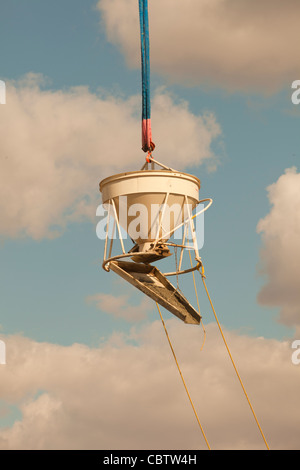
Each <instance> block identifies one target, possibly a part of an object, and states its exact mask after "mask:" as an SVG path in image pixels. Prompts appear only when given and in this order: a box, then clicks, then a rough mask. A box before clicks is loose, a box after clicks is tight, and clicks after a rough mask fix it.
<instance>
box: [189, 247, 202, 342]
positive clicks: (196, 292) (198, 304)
mask: <svg viewBox="0 0 300 470" xmlns="http://www.w3.org/2000/svg"><path fill="white" fill-rule="evenodd" d="M188 252H189V256H190V262H191V267H193V262H192V256H191V252H190V250H188ZM192 274H193V282H194V288H195V294H196V299H197V306H198V312H199V315H200V303H199V298H198V291H197V286H196V280H195V273H194V271H192ZM200 323H201V326H202V329H203V334H204V338H203V342H202V346H201V351H202V349H203V346H204V343H205V339H206V331H205V328H204V325H203V321H202V318H201V320H200Z"/></svg>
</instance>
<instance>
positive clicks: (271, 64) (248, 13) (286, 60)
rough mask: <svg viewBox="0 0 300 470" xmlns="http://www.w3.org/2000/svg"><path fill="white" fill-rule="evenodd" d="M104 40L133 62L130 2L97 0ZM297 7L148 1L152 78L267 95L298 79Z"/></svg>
mask: <svg viewBox="0 0 300 470" xmlns="http://www.w3.org/2000/svg"><path fill="white" fill-rule="evenodd" d="M98 9H99V10H100V12H101V18H102V24H103V25H104V27H105V28H106V32H107V36H108V39H109V40H110V41H111V42H113V43H114V44H117V45H118V46H119V47H120V48H121V50H122V52H123V53H124V55H125V57H126V59H127V61H128V63H129V64H130V65H131V66H137V64H138V63H139V61H140V58H139V19H138V11H137V10H138V7H137V2H136V1H135V0H125V1H124V0H99V1H98ZM299 14H300V4H299V2H298V1H297V0H287V1H285V2H282V1H280V0H272V1H271V0H262V1H259V2H258V1H256V2H249V1H248V0H209V1H208V0H189V1H188V2H187V1H185V2H183V1H182V0H164V1H161V0H151V2H149V15H150V35H151V43H150V45H151V64H152V67H153V70H155V71H156V72H158V73H161V74H163V75H165V76H166V77H168V78H169V79H170V80H171V81H177V82H181V83H184V84H192V85H195V84H196V85H197V84H200V85H210V86H217V87H221V88H222V89H226V90H229V91H236V90H240V91H247V92H249V91H255V92H256V91H259V92H274V91H276V90H278V89H279V88H280V87H283V86H288V87H289V86H290V83H291V82H292V81H293V80H295V79H296V78H298V76H299V73H300V68H299V61H297V60H296V57H297V55H298V50H297V47H298V31H299V26H298V19H297V18H298V17H299Z"/></svg>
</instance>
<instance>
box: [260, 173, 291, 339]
mask: <svg viewBox="0 0 300 470" xmlns="http://www.w3.org/2000/svg"><path fill="white" fill-rule="evenodd" d="M267 189H268V196H269V201H270V204H271V206H272V207H271V210H270V212H269V214H267V215H266V216H265V217H264V218H263V219H261V220H260V221H259V223H258V226H257V231H258V232H259V233H261V236H262V241H263V248H262V251H261V257H260V271H261V273H262V274H263V275H265V277H266V283H265V285H264V286H263V287H262V289H261V291H260V293H259V295H258V300H259V302H260V303H261V304H263V305H267V306H272V307H279V308H280V317H279V320H280V321H281V322H282V323H284V324H286V325H288V326H295V327H296V328H297V329H298V330H299V332H300V284H299V279H300V248H299V240H300V173H299V172H297V169H296V168H289V169H287V170H286V171H285V173H284V174H283V175H281V176H280V178H279V179H278V180H277V181H276V182H275V183H274V184H272V185H271V186H269V187H268V188H267Z"/></svg>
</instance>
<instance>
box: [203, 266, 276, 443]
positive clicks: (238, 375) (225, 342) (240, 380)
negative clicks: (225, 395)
mask: <svg viewBox="0 0 300 470" xmlns="http://www.w3.org/2000/svg"><path fill="white" fill-rule="evenodd" d="M199 273H200V271H199ZM200 274H201V277H202V281H203V284H204V287H205V291H206V294H207V297H208V300H209V302H210V305H211V308H212V311H213V313H214V316H215V319H216V322H217V325H218V327H219V330H220V333H221V335H222V338H223V341H224V344H225V346H226V349H227V351H228V354H229V357H230V359H231V362H232V365H233V367H234V370H235V372H236V375H237V377H238V379H239V382H240V384H241V386H242V389H243V392H244V394H245V397H246V399H247V401H248V404H249V406H250V409H251V411H252V414H253V416H254V419H255V421H256V424H257V426H258V429H259V430H260V433H261V435H262V437H263V440H264V442H265V444H266V447H267V449H268V450H270V448H269V446H268V443H267V441H266V438H265V436H264V433H263V431H262V429H261V427H260V424H259V422H258V419H257V417H256V414H255V412H254V409H253V407H252V405H251V402H250V400H249V397H248V395H247V392H246V390H245V387H244V385H243V382H242V379H241V377H240V374H239V373H238V370H237V368H236V365H235V363H234V360H233V358H232V355H231V352H230V350H229V347H228V344H227V341H226V339H225V336H224V334H223V331H222V328H221V325H220V323H219V320H218V317H217V314H216V311H215V309H214V306H213V303H212V300H211V298H210V295H209V293H208V290H207V287H206V282H205V274H204V266H203V264H202V273H200Z"/></svg>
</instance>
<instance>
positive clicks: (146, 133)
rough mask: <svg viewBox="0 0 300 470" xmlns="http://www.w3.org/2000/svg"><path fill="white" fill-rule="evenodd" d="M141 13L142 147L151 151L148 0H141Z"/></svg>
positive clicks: (152, 145)
mask: <svg viewBox="0 0 300 470" xmlns="http://www.w3.org/2000/svg"><path fill="white" fill-rule="evenodd" d="M139 13H140V33H141V59H142V149H143V150H144V152H149V153H151V152H152V151H153V150H154V147H155V145H154V143H153V142H152V130H151V104H150V55H149V20H148V0H139Z"/></svg>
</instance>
